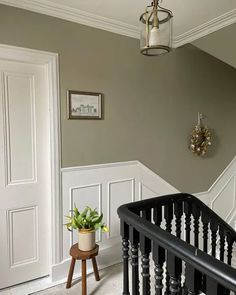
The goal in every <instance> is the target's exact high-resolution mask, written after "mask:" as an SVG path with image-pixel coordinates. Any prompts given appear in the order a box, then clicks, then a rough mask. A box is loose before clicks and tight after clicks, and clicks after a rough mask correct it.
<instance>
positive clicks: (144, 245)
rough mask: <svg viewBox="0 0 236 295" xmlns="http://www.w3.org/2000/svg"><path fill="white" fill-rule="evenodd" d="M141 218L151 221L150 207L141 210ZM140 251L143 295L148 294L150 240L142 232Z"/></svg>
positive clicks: (149, 291)
mask: <svg viewBox="0 0 236 295" xmlns="http://www.w3.org/2000/svg"><path fill="white" fill-rule="evenodd" d="M142 218H144V219H146V220H148V221H151V209H148V210H145V211H142ZM140 251H141V254H142V258H141V262H142V263H141V268H142V280H143V284H142V287H143V293H142V294H143V295H150V293H151V288H150V259H149V255H150V252H151V241H150V240H149V239H148V238H146V237H145V236H144V235H143V234H140Z"/></svg>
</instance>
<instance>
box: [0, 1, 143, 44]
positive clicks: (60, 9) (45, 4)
mask: <svg viewBox="0 0 236 295" xmlns="http://www.w3.org/2000/svg"><path fill="white" fill-rule="evenodd" d="M0 3H1V4H5V5H9V6H13V7H18V8H22V9H26V10H30V11H34V12H38V13H42V14H46V15H50V16H54V17H58V18H61V19H65V20H68V21H71V22H75V23H79V24H82V25H86V26H90V27H93V28H98V29H101V30H105V31H109V32H113V33H116V34H120V35H124V36H128V37H132V38H136V39H138V38H139V36H140V32H139V28H138V27H136V26H133V25H129V24H126V23H124V22H121V21H117V20H114V19H110V18H106V17H102V16H98V15H96V14H92V13H88V12H85V11H82V10H80V9H77V8H72V7H69V6H68V5H63V4H59V3H54V2H51V1H48V0H0Z"/></svg>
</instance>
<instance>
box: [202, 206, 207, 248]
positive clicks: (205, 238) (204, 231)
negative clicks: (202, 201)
mask: <svg viewBox="0 0 236 295" xmlns="http://www.w3.org/2000/svg"><path fill="white" fill-rule="evenodd" d="M201 219H202V224H203V251H204V252H206V253H207V252H208V230H209V215H208V214H207V212H205V211H202V217H201Z"/></svg>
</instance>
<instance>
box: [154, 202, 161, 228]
mask: <svg viewBox="0 0 236 295" xmlns="http://www.w3.org/2000/svg"><path fill="white" fill-rule="evenodd" d="M153 220H154V223H155V224H156V225H157V226H160V225H161V222H162V206H158V207H156V208H154V211H153Z"/></svg>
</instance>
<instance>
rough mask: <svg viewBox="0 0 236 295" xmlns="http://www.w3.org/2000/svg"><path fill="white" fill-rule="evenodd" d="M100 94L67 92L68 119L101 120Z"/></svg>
mask: <svg viewBox="0 0 236 295" xmlns="http://www.w3.org/2000/svg"><path fill="white" fill-rule="evenodd" d="M101 97H102V95H101V93H93V92H81V91H71V90H69V91H68V110H69V114H68V117H69V119H101V118H102V106H101V103H102V101H101Z"/></svg>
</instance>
